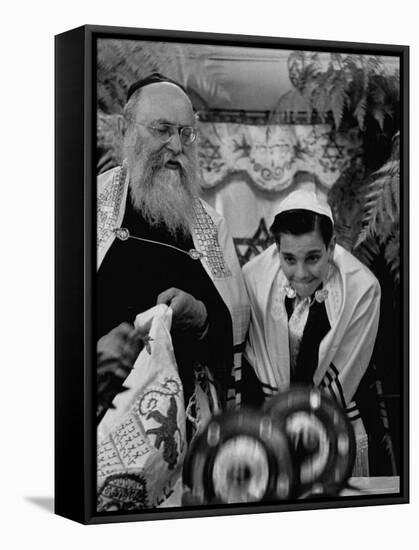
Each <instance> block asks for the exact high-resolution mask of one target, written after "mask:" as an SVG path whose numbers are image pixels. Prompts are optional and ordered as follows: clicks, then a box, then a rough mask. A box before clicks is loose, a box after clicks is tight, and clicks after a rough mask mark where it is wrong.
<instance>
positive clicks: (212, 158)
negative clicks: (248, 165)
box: [198, 138, 224, 172]
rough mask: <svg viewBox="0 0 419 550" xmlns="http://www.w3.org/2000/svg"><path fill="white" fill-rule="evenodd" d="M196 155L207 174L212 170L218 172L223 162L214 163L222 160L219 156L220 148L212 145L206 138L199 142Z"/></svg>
mask: <svg viewBox="0 0 419 550" xmlns="http://www.w3.org/2000/svg"><path fill="white" fill-rule="evenodd" d="M198 155H199V158H200V159H201V160H202V163H201V164H202V167H203V168H205V170H207V171H208V172H210V171H211V170H212V169H213V168H215V169H216V170H219V169H220V167H221V166H222V165H223V164H224V163H223V162H216V161H217V160H220V159H221V158H222V157H221V154H220V146H219V145H214V144H213V143H211V141H210V140H209V139H208V138H206V139H204V140H202V141H201V142H200V144H199V152H198Z"/></svg>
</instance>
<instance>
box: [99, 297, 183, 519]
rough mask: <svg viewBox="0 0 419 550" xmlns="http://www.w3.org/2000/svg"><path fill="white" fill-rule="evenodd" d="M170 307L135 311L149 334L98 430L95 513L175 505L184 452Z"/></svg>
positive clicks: (179, 384)
mask: <svg viewBox="0 0 419 550" xmlns="http://www.w3.org/2000/svg"><path fill="white" fill-rule="evenodd" d="M171 321H172V310H171V309H170V308H169V307H168V306H166V305H164V304H160V305H158V306H155V307H153V308H152V309H150V310H148V311H146V312H144V313H142V314H141V315H138V316H137V318H136V321H135V326H136V327H137V328H142V329H143V330H144V332H148V331H149V332H148V334H149V336H150V337H151V340H150V343H149V344H150V345H149V349H147V348H144V349H143V350H142V351H141V353H140V354H139V356H138V358H137V360H136V362H135V364H134V367H133V369H132V371H131V372H130V374H129V376H128V377H127V379H126V380H125V382H124V386H125V387H126V388H128V389H127V391H124V392H122V393H119V394H118V395H116V397H115V398H114V400H113V406H114V408H111V409H108V410H107V412H106V414H105V416H104V417H103V419H102V421H101V422H100V424H99V426H98V429H97V487H98V507H99V511H111V510H125V511H127V510H129V509H130V507H131V506H136V507H139V508H142V507H144V508H148V507H155V506H158V505H160V504H162V503H164V502H165V500H166V499H167V498H168V497H171V500H172V501H173V499H177V501H178V502H177V504H178V505H179V504H180V496H181V494H180V492H179V489H178V488H179V486H180V485H179V481H180V479H181V474H182V464H183V459H184V455H185V452H186V428H185V407H184V401H183V389H182V383H181V381H180V378H179V374H178V369H177V364H176V360H175V355H174V351H173V346H172V340H171V337H170V327H171Z"/></svg>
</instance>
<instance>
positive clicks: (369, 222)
mask: <svg viewBox="0 0 419 550" xmlns="http://www.w3.org/2000/svg"><path fill="white" fill-rule="evenodd" d="M399 217H400V162H399V161H398V160H390V161H388V162H387V163H386V164H385V165H384V166H382V167H381V168H380V169H379V170H377V171H376V172H375V174H373V177H372V178H371V181H370V183H369V184H368V185H367V189H366V192H365V203H364V216H363V219H362V229H361V232H360V234H359V236H358V239H357V242H356V244H355V248H357V247H358V246H359V245H360V244H361V243H362V242H363V241H365V240H366V239H367V238H368V237H372V236H373V235H379V236H380V237H381V238H382V239H384V240H385V238H386V237H388V236H389V231H391V230H390V229H389V228H391V226H392V224H394V223H396V222H397V221H398V220H399Z"/></svg>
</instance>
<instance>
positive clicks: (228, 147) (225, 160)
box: [198, 122, 362, 192]
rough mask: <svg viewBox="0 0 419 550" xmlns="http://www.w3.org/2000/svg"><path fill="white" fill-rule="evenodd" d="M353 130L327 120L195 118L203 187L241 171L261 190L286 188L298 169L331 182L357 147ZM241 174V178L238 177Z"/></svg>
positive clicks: (346, 164)
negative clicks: (241, 121)
mask: <svg viewBox="0 0 419 550" xmlns="http://www.w3.org/2000/svg"><path fill="white" fill-rule="evenodd" d="M361 144H362V142H361V138H360V134H359V132H358V131H357V130H353V131H349V132H346V133H345V135H342V134H338V133H336V132H334V131H333V130H332V128H331V126H330V125H327V124H321V125H313V126H312V125H287V124H281V125H279V124H272V125H267V126H254V125H244V124H234V123H225V122H219V123H200V126H199V139H198V158H199V162H200V167H201V172H202V179H203V185H204V187H207V188H211V187H214V186H218V185H220V184H222V183H224V182H226V181H227V180H228V179H229V178H230V177H231V175H232V174H241V176H243V174H246V175H247V176H248V178H250V180H251V181H252V182H253V183H254V184H255V185H256V186H257V187H258V188H259V189H262V190H264V191H270V192H278V191H282V190H284V189H286V188H287V187H288V186H289V185H290V184H291V183H292V181H293V177H294V175H295V174H296V173H297V172H298V171H306V172H312V173H313V174H315V175H316V176H317V177H318V178H319V180H320V181H321V183H322V184H323V185H325V186H326V187H329V188H330V187H331V186H332V185H333V184H334V183H335V182H336V180H337V179H338V178H339V176H340V175H341V173H342V172H343V171H344V170H345V169H346V168H347V167H348V166H350V164H351V163H352V161H353V159H354V157H355V156H356V155H357V154H358V153H359V150H360V148H361ZM243 179H246V178H243Z"/></svg>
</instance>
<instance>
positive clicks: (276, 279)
mask: <svg viewBox="0 0 419 550" xmlns="http://www.w3.org/2000/svg"><path fill="white" fill-rule="evenodd" d="M333 262H334V264H335V267H336V268H337V269H334V270H333V275H332V277H331V278H330V279H329V281H328V282H327V283H326V284H325V285H324V288H325V289H327V291H328V295H327V298H326V300H325V307H326V313H327V316H328V319H329V323H330V327H331V328H330V330H329V332H328V333H327V334H326V336H325V337H324V338H323V340H322V341H321V342H320V347H319V356H318V365H317V369H316V370H315V372H314V375H313V383H314V384H315V385H316V386H320V387H324V388H325V389H326V390H327V391H328V392H329V393H330V394H331V396H332V397H333V398H334V399H336V400H337V401H338V402H339V403H340V405H341V406H342V407H343V408H344V410H346V412H347V415H348V417H349V419H350V420H351V421H352V422H353V423H354V424H353V426H354V429H355V435H356V437H357V444H358V457H359V456H360V451H362V449H360V442H361V440H362V441H363V444H362V445H363V447H364V455H366V451H365V447H366V436H365V430H364V428H363V424H362V420H361V418H360V415H359V411H358V409H357V407H356V404H355V402H354V401H353V396H354V394H355V392H356V390H357V388H358V385H359V383H360V381H361V378H362V376H363V375H364V373H365V371H366V369H367V367H368V364H369V361H370V359H371V355H372V352H373V348H374V343H375V338H376V335H377V330H378V321H379V312H380V294H381V293H380V286H379V283H378V281H377V279H376V278H375V277H374V275H373V274H372V273H371V272H370V271H369V270H368V269H367V268H366V267H365V266H364V265H363V264H362V263H361V262H359V261H358V260H357V259H356V258H355V257H354V256H352V254H350V253H349V252H347V251H346V250H345V249H344V248H342V247H341V246H339V245H336V247H335V251H334V256H333ZM243 273H244V278H245V283H246V287H247V291H248V296H249V300H250V308H251V321H250V328H249V335H248V340H247V344H246V349H245V355H246V357H247V359H248V361H249V363H250V364H251V365H252V366H253V368H254V369H255V372H256V374H257V376H258V378H259V380H260V382H261V384H262V387H263V391H264V394H265V397H269V396H272V395H274V394H275V393H276V392H277V391H278V389H283V388H287V387H288V386H289V384H290V356H289V336H288V317H287V312H286V309H285V296H286V294H285V286H286V284H287V279H286V277H285V274H284V272H283V271H282V269H281V266H280V256H279V252H278V249H277V246H276V244H274V245H272V246H270V247H269V248H268V249H267V250H265V251H264V252H263V253H262V254H260V255H259V256H257V257H256V258H254V259H253V260H251V261H250V262H249V263H247V264H246V265H245V266H244V268H243ZM364 458H365V456H364ZM360 460H361V459H360ZM363 473H365V468H364V472H363Z"/></svg>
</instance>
